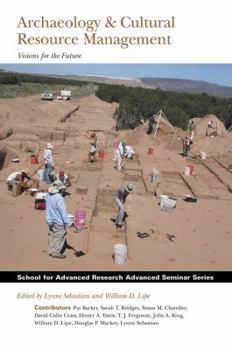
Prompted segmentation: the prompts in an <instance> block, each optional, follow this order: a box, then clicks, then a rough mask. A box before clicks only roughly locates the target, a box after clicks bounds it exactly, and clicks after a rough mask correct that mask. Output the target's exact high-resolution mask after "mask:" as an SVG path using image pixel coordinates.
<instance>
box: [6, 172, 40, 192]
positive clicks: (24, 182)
mask: <svg viewBox="0 0 232 350" xmlns="http://www.w3.org/2000/svg"><path fill="white" fill-rule="evenodd" d="M6 183H7V187H8V190H9V191H12V189H13V186H14V185H16V186H18V188H19V193H22V192H24V191H27V190H28V189H29V188H32V187H36V188H39V181H38V180H34V179H33V178H31V177H30V176H29V170H28V169H23V170H21V171H15V172H13V173H11V174H10V175H9V176H8V178H7V181H6Z"/></svg>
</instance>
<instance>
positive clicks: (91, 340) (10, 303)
mask: <svg viewBox="0 0 232 350" xmlns="http://www.w3.org/2000/svg"><path fill="white" fill-rule="evenodd" d="M41 15H43V16H45V17H48V18H59V17H61V18H68V17H71V16H74V15H76V16H77V17H78V18H102V19H104V18H105V17H106V16H115V17H116V18H120V17H121V16H125V15H129V16H131V17H139V16H140V15H141V16H144V17H147V18H162V17H169V16H171V15H174V16H175V18H176V28H175V30H169V32H170V33H172V35H173V38H174V45H173V46H171V47H162V46H160V47H157V46H150V47H137V48H136V47H131V48H129V49H126V50H122V49H120V48H119V47H115V48H112V47H110V48H106V47H104V46H102V47H100V46H98V47H94V46H89V47H77V48H71V49H68V47H66V48H65V51H66V52H68V51H70V53H71V52H73V53H75V52H76V53H80V54H82V59H81V60H79V61H78V62H77V61H76V60H73V61H71V60H68V61H65V60H62V61H60V62H62V63H74V62H77V63H231V62H232V48H231V33H232V21H231V1H229V0H220V1H216V2H211V1H204V0H191V1H184V0H175V1H174V0H162V1H155V0H152V1H150V0H143V1H126V0H124V1H120V0H116V1H109V0H108V1H107V0H97V1H93V0H92V1H77V0H65V1H60V2H58V1H47V0H39V1H29V0H20V1H12V0H8V1H4V3H2V4H1V11H0V47H1V49H0V50H1V51H0V62H1V63H37V62H38V61H37V60H30V61H28V60H19V59H18V51H24V52H26V53H27V52H29V53H31V54H32V53H41V52H43V51H45V49H44V48H37V47H34V48H33V47H30V48H28V49H26V48H21V49H20V48H18V47H17V45H16V33H17V32H18V29H17V28H16V26H17V23H18V21H19V18H20V16H25V17H27V18H37V17H39V16H41ZM71 32H72V31H71V30H68V31H67V32H65V31H64V30H62V31H60V32H59V34H61V35H69V34H71ZM30 33H31V35H33V34H35V35H38V33H40V32H39V31H35V32H34V33H33V31H30ZM46 33H48V31H47V30H46ZM52 33H55V31H54V32H52ZM107 33H108V32H107ZM117 33H118V35H119V34H120V30H119V29H118V31H117ZM149 33H150V31H149ZM158 33H159V32H158ZM41 34H42V31H41ZM98 34H99V35H104V32H100V31H99V32H98ZM121 34H122V33H121ZM150 34H151V33H150ZM105 35H106V33H105ZM114 35H116V31H114ZM126 35H146V30H144V32H142V31H140V30H139V32H136V31H135V30H133V31H132V32H131V33H130V31H129V30H127V31H126ZM54 50H55V51H63V50H64V49H63V48H60V49H58V48H56V49H54V48H46V52H50V53H51V52H53V51H54ZM43 62H44V63H52V62H51V61H50V60H47V61H43ZM53 62H54V61H53ZM54 63H59V61H55V62H54ZM135 290H136V291H142V292H143V291H146V292H149V293H151V294H152V298H153V300H154V303H167V304H168V303H172V304H173V303H175V304H179V303H180V304H185V305H187V306H188V307H189V309H190V311H189V313H188V317H187V319H186V320H185V321H184V322H181V323H180V322H179V323H178V322H175V323H170V325H172V326H171V327H170V326H166V327H164V326H161V327H156V328H152V327H151V328H142V327H141V328H124V329H122V328H120V329H115V328H112V327H108V328H94V329H91V328H89V327H88V328H86V329H80V328H60V329H59V331H58V330H57V328H51V327H40V328H39V327H37V328H36V327H35V326H34V325H33V321H32V305H33V304H34V301H24V300H19V299H18V300H17V299H16V294H17V293H18V292H24V291H26V292H30V291H31V292H33V291H36V292H37V291H41V292H46V291H47V292H50V293H59V292H64V291H67V292H73V293H76V292H77V291H78V292H79V293H81V292H83V293H91V292H100V291H104V292H106V291H109V292H112V291H113V292H118V293H123V292H128V291H129V292H130V291H132V292H134V291H135ZM0 293H1V294H0V309H1V318H0V322H1V325H0V329H1V343H2V344H4V348H5V349H6V350H8V349H14V348H16V347H17V348H18V349H24V350H29V349H34V350H39V349H40V350H41V349H49V348H53V349H56V350H61V349H62V350H63V349H68V348H69V349H80V348H82V349H102V350H104V349H111V350H114V349H117V350H119V349H120V350H121V349H134V350H137V349H143V348H146V347H147V348H148V349H155V348H158V349H165V350H166V349H179V350H182V349H183V350H186V349H188V350H192V349H194V350H195V349H211V350H214V349H218V348H221V349H223V350H227V349H230V348H231V345H230V344H231V336H230V328H231V311H232V310H231V305H232V303H231V295H232V285H231V284H216V283H212V284H211V283H208V284H205V283H197V284H193V283H191V284H168V283H164V284H155V283H148V284H142V283H141V284H126V283H125V284H122V283H120V284H117V283H115V284H98V283H95V284H84V283H83V284H80V283H79V284H42V283H40V284H33V283H27V284H20V283H17V284H2V285H1V291H0Z"/></svg>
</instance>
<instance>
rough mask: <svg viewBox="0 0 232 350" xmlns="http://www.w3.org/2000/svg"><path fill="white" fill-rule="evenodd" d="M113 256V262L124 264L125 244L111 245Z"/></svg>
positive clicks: (125, 255) (125, 256)
mask: <svg viewBox="0 0 232 350" xmlns="http://www.w3.org/2000/svg"><path fill="white" fill-rule="evenodd" d="M113 257H114V263H115V264H124V263H125V262H126V259H127V246H126V245H125V244H121V243H118V244H115V245H114V246H113Z"/></svg>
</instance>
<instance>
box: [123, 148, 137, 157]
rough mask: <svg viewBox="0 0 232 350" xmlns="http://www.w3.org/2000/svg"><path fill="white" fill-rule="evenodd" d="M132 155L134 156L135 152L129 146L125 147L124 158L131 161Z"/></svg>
mask: <svg viewBox="0 0 232 350" xmlns="http://www.w3.org/2000/svg"><path fill="white" fill-rule="evenodd" d="M134 154H135V151H134V149H133V148H132V147H131V146H129V145H128V146H126V147H125V153H124V155H125V158H127V159H133V156H134Z"/></svg>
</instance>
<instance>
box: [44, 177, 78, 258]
mask: <svg viewBox="0 0 232 350" xmlns="http://www.w3.org/2000/svg"><path fill="white" fill-rule="evenodd" d="M64 190H66V187H65V186H64V185H63V184H62V183H58V182H57V184H55V185H53V186H51V187H50V188H49V189H48V193H47V195H46V198H45V201H46V223H47V224H48V227H49V233H48V254H49V255H50V256H51V257H52V258H59V259H64V258H65V255H64V254H63V251H64V247H65V242H66V239H65V236H66V235H67V232H66V228H67V227H70V226H72V225H73V222H72V221H71V220H70V218H69V216H68V213H67V209H66V204H65V200H64V197H63V195H62V191H64Z"/></svg>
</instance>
